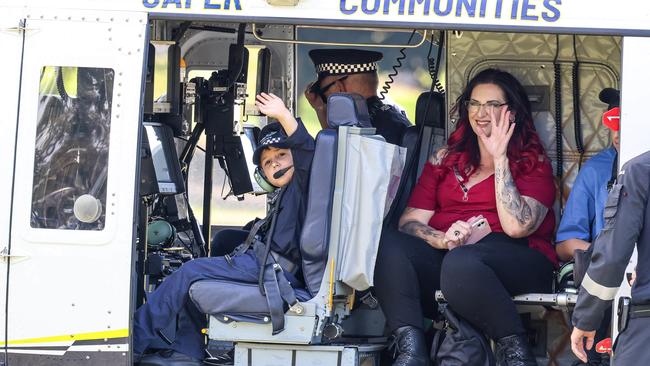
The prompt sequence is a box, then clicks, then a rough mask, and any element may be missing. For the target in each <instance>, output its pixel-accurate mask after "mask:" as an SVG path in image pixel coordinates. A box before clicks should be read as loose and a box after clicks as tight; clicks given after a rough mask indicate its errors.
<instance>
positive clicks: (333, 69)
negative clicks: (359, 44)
mask: <svg viewBox="0 0 650 366" xmlns="http://www.w3.org/2000/svg"><path fill="white" fill-rule="evenodd" d="M309 57H310V58H311V60H312V61H313V62H314V66H315V67H316V73H317V74H318V78H319V79H322V78H324V77H326V76H330V75H335V76H336V75H350V74H363V73H370V72H376V71H377V61H379V60H381V58H382V57H383V55H382V54H381V53H380V52H375V51H366V50H357V49H316V50H311V51H309Z"/></svg>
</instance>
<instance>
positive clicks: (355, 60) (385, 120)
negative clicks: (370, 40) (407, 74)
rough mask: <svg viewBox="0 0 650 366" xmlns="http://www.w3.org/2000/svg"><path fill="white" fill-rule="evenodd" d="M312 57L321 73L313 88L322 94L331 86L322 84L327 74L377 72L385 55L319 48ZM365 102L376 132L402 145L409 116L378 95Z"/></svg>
mask: <svg viewBox="0 0 650 366" xmlns="http://www.w3.org/2000/svg"><path fill="white" fill-rule="evenodd" d="M309 57H310V58H311V59H312V61H313V62H314V66H315V67H316V73H317V74H318V80H317V81H316V82H315V83H314V85H313V87H312V90H311V91H312V92H314V93H317V94H319V95H321V96H322V95H323V93H325V91H326V89H327V88H328V85H321V80H322V79H323V78H324V77H326V76H339V77H341V78H344V77H345V76H346V75H352V74H363V73H376V72H377V61H379V60H381V58H382V57H383V55H382V54H381V53H380V52H375V51H365V50H357V49H316V50H311V51H309ZM324 88H325V89H324ZM366 101H367V103H368V112H369V113H370V121H371V122H372V125H373V127H375V128H376V129H377V134H379V135H381V136H383V137H384V138H385V139H386V141H387V142H389V143H391V144H396V145H399V144H401V142H402V135H403V134H404V131H405V130H406V127H408V126H410V125H411V123H410V122H409V120H408V119H407V118H406V116H405V115H404V114H402V113H401V112H400V111H398V110H397V108H395V107H394V106H391V105H387V104H384V103H383V102H382V101H381V100H380V99H379V97H377V96H373V97H370V98H368V99H367V100H366Z"/></svg>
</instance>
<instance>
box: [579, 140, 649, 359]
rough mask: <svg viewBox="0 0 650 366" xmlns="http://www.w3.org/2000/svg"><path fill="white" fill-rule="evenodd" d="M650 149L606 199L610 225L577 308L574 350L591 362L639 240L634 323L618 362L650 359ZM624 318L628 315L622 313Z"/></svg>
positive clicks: (623, 337)
mask: <svg viewBox="0 0 650 366" xmlns="http://www.w3.org/2000/svg"><path fill="white" fill-rule="evenodd" d="M649 191H650V152H646V153H643V154H641V155H639V156H637V157H636V158H634V159H632V160H630V161H629V162H627V163H626V164H625V165H623V168H622V169H621V172H620V173H619V175H618V179H617V184H615V185H614V186H613V187H612V190H611V191H610V193H609V196H608V197H607V202H606V204H605V211H604V217H605V227H604V228H603V230H602V231H601V232H600V235H599V236H598V237H597V238H596V240H595V241H594V243H593V245H594V252H593V255H592V257H591V263H590V265H589V269H588V270H587V274H586V275H585V277H584V279H583V281H582V286H581V290H580V294H579V296H578V302H577V304H576V307H575V310H574V312H573V325H574V328H573V333H572V334H571V349H572V350H573V353H575V355H576V356H578V358H580V359H581V360H582V361H583V362H587V355H586V353H585V347H586V349H587V350H589V349H591V348H592V347H593V346H594V335H595V332H596V331H595V330H596V329H597V328H598V326H599V324H600V322H601V319H602V317H603V311H604V310H605V309H606V308H607V307H608V306H610V304H611V302H612V300H613V299H614V297H615V296H616V292H617V291H618V287H619V285H620V283H621V281H622V279H623V274H624V272H625V268H626V267H627V265H628V262H629V260H630V257H631V256H632V252H633V250H634V245H635V244H636V246H637V250H638V265H637V280H636V281H635V283H634V285H633V287H632V306H631V307H630V311H629V314H627V315H628V317H629V319H630V320H629V324H627V326H626V327H625V324H622V325H623V326H622V327H620V329H623V330H622V332H621V333H620V334H619V336H618V339H617V344H616V347H615V350H614V359H613V362H614V364H615V365H642V364H643V365H645V364H646V362H647V360H650V347H648V344H647V343H648V339H649V338H650V317H649V316H650V206H648V194H649ZM622 315H623V318H625V315H626V314H622Z"/></svg>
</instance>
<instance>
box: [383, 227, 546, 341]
mask: <svg viewBox="0 0 650 366" xmlns="http://www.w3.org/2000/svg"><path fill="white" fill-rule="evenodd" d="M552 279H553V265H552V263H551V262H550V261H549V260H548V259H547V258H546V257H545V256H544V255H543V254H541V253H539V252H538V251H536V250H533V249H530V248H529V247H528V242H527V240H526V239H512V238H510V237H508V236H507V235H505V234H502V233H492V234H490V235H488V236H487V237H485V238H484V239H483V240H481V241H480V242H479V243H476V244H473V245H465V246H462V247H459V248H456V249H453V250H451V251H446V250H439V249H434V248H432V247H431V246H429V245H428V244H427V243H426V242H424V241H423V240H421V239H419V238H416V237H413V236H410V235H407V234H404V233H399V232H396V231H390V230H385V232H384V233H382V238H381V242H380V247H379V253H378V257H377V264H376V267H375V291H376V294H377V297H378V298H379V302H380V304H381V307H382V310H383V311H384V314H385V315H386V319H387V321H388V326H389V328H390V330H391V331H393V330H395V329H397V328H399V327H402V326H405V325H412V326H416V327H420V328H421V327H422V325H423V322H424V316H426V317H430V318H433V317H435V315H436V305H435V299H434V293H435V291H436V290H438V289H441V290H442V292H443V294H444V295H445V298H446V299H447V301H448V303H449V305H450V306H451V308H452V309H453V310H454V311H455V312H456V313H457V314H458V315H460V316H461V317H463V318H465V319H466V320H467V321H469V322H470V323H472V324H473V325H474V326H476V327H477V328H478V329H480V330H482V331H483V332H485V333H486V334H487V335H488V336H489V337H490V338H493V339H499V338H502V337H505V336H508V335H512V334H523V333H524V332H525V330H524V327H523V325H522V323H521V319H520V317H519V315H518V313H517V310H516V308H515V304H514V303H513V302H512V299H511V297H512V296H514V295H518V294H523V293H529V292H549V291H550V290H551V284H552Z"/></svg>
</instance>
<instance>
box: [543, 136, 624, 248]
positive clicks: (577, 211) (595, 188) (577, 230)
mask: <svg viewBox="0 0 650 366" xmlns="http://www.w3.org/2000/svg"><path fill="white" fill-rule="evenodd" d="M614 159H616V149H615V148H614V147H613V146H610V147H608V148H607V149H605V150H603V151H601V152H600V153H598V154H596V155H594V156H593V157H592V158H591V159H589V160H588V161H587V162H586V163H585V164H584V166H583V167H582V169H580V172H579V173H578V176H577V177H576V180H575V182H574V184H573V188H572V189H571V193H570V194H569V199H568V200H567V204H566V207H565V208H564V213H563V214H562V220H561V221H560V226H559V227H558V230H557V236H556V238H555V240H556V242H561V241H564V240H568V239H581V240H584V241H587V242H592V241H593V240H594V239H595V238H596V236H598V233H600V231H601V230H602V228H603V226H604V218H603V210H604V208H605V202H606V201H607V193H608V192H607V183H608V182H609V180H610V179H611V177H612V164H613V163H614Z"/></svg>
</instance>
